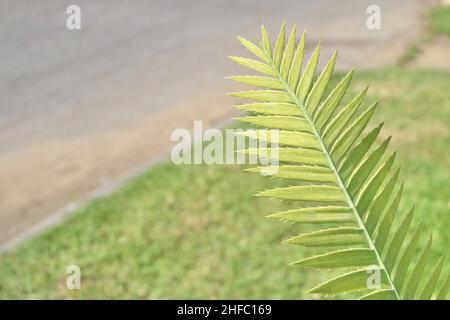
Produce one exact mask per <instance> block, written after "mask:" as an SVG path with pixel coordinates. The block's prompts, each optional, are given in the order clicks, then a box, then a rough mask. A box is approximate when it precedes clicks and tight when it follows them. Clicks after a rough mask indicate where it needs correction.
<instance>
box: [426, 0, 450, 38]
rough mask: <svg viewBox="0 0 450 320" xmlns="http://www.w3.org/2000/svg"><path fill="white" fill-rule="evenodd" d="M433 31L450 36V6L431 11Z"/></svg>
mask: <svg viewBox="0 0 450 320" xmlns="http://www.w3.org/2000/svg"><path fill="white" fill-rule="evenodd" d="M430 20H431V30H432V31H433V32H434V33H437V34H443V35H446V36H450V6H437V7H436V8H434V9H433V10H432V11H431V19H430Z"/></svg>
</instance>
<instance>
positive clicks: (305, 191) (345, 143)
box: [231, 24, 450, 299]
mask: <svg viewBox="0 0 450 320" xmlns="http://www.w3.org/2000/svg"><path fill="white" fill-rule="evenodd" d="M296 36H297V31H296V28H295V27H294V28H292V30H291V32H290V33H289V37H288V39H287V40H286V30H285V26H284V24H283V26H282V28H281V30H280V32H279V35H278V37H277V40H276V43H275V46H274V47H273V48H272V45H271V43H270V40H269V35H268V32H267V30H266V28H265V27H262V36H261V42H260V43H259V44H258V45H257V44H253V43H252V42H250V41H248V40H246V39H243V38H241V37H240V38H239V41H240V42H241V43H242V44H243V45H244V46H245V47H246V48H247V49H248V50H249V51H250V52H251V53H253V54H254V55H255V56H256V59H252V58H242V57H231V59H232V60H233V61H235V62H236V63H238V64H240V65H242V66H244V67H247V68H249V69H251V70H254V71H257V72H260V73H262V74H263V76H249V75H245V76H233V77H231V79H232V80H235V81H237V82H240V83H244V84H248V85H251V86H254V87H258V88H259V89H258V90H250V91H242V92H237V93H232V94H231V95H233V96H235V97H239V98H242V99H246V100H254V102H251V103H244V104H240V105H238V106H236V108H237V109H240V110H244V111H247V112H250V113H252V114H253V115H251V116H247V117H242V118H239V120H241V121H243V122H246V123H249V124H251V125H254V126H256V127H258V128H262V129H264V130H265V128H270V129H279V134H278V138H279V139H278V140H277V141H273V140H272V138H271V137H267V135H263V134H260V130H259V129H258V130H251V131H247V132H244V133H241V134H243V135H245V136H248V137H250V138H253V139H261V140H264V139H265V140H266V141H267V142H269V143H271V142H276V143H277V144H278V146H277V147H276V149H271V148H270V147H269V148H265V149H258V148H252V149H251V148H250V149H246V150H243V151H242V150H241V152H244V153H246V154H249V155H256V156H262V155H264V157H266V158H275V157H277V160H278V161H279V163H280V166H279V170H278V171H277V172H275V173H273V172H272V173H269V174H270V175H272V176H274V177H277V178H282V179H290V180H298V181H299V182H301V183H300V185H296V186H290V187H284V188H275V189H270V190H265V191H261V192H260V193H259V194H258V196H263V197H271V198H275V199H282V200H293V201H296V202H297V203H299V208H298V209H294V210H289V211H283V212H278V213H274V214H271V215H270V216H269V217H270V218H274V219H278V220H281V221H289V222H294V223H304V224H309V225H311V226H312V227H313V228H315V229H314V230H313V231H311V232H308V233H302V234H299V235H297V236H294V237H292V238H290V239H288V240H286V241H285V242H287V243H290V244H295V245H299V246H307V247H312V248H318V249H320V252H319V253H318V254H313V255H312V256H310V257H307V258H304V259H302V260H299V261H297V262H294V263H293V264H294V265H298V266H303V267H308V268H319V269H334V268H344V269H346V271H345V272H344V273H343V274H341V275H339V276H336V277H334V278H332V279H330V280H328V281H326V282H324V283H322V284H319V285H317V286H316V287H315V288H313V289H311V290H310V292H312V293H324V294H338V293H345V292H351V291H363V295H362V296H361V299H404V298H406V299H413V298H419V299H430V298H434V299H445V297H446V295H447V291H448V289H449V286H450V284H449V281H450V280H448V279H449V278H448V276H447V275H445V274H443V270H444V267H443V266H444V259H443V258H442V259H441V260H440V261H439V263H438V264H437V265H436V266H435V268H434V269H433V270H432V271H431V274H430V275H427V273H426V272H425V271H426V270H428V269H427V266H429V256H430V250H431V238H430V241H429V242H428V244H427V246H426V247H425V249H424V250H423V251H422V253H421V254H420V256H419V257H417V258H415V256H416V252H415V251H416V248H417V244H418V240H419V237H420V235H421V234H422V231H421V228H419V229H417V230H416V231H415V232H414V235H412V236H410V234H411V233H412V231H411V228H412V227H411V226H412V225H413V224H412V219H413V212H414V210H413V209H411V210H410V212H409V213H408V214H406V215H402V214H401V212H399V210H398V208H399V203H400V200H401V194H402V189H403V184H402V182H401V181H400V178H399V171H400V170H399V168H398V166H396V165H395V152H394V153H393V154H391V155H389V156H388V155H386V152H387V149H388V145H389V141H390V138H388V139H386V140H384V141H383V142H381V143H378V142H377V137H378V135H379V133H380V130H381V127H382V124H380V125H378V126H376V127H374V128H373V129H371V130H367V127H368V124H369V121H370V119H371V117H372V115H373V113H374V112H375V110H376V106H377V103H376V102H375V103H372V104H371V105H369V106H368V107H364V106H363V105H364V103H363V100H364V97H365V95H366V92H367V89H365V90H363V91H362V92H360V93H359V94H357V95H356V96H355V97H353V99H351V100H350V102H349V103H348V104H346V105H344V106H341V105H340V104H341V101H342V99H343V97H344V95H345V94H346V92H347V89H348V88H349V86H350V83H351V80H352V76H353V73H354V72H353V70H352V71H350V72H349V73H348V74H347V75H345V76H344V77H343V78H342V79H341V81H340V82H339V83H338V84H337V85H336V86H335V87H334V88H329V82H330V79H331V77H332V74H333V70H334V66H335V64H336V58H337V52H336V53H334V54H333V55H332V57H331V58H330V60H329V61H328V63H327V64H326V66H325V67H324V69H323V70H322V71H321V72H320V74H319V76H318V77H317V79H316V80H315V81H314V79H315V76H316V70H317V66H318V61H319V55H320V44H319V45H318V46H317V47H316V49H315V50H314V52H313V53H312V55H311V57H310V58H309V60H308V61H307V62H306V63H304V61H303V58H304V57H305V43H306V35H305V34H303V35H302V37H301V38H300V40H299V41H298V43H297V39H296ZM303 65H305V67H304V69H303V71H302V70H301V69H302V66H303ZM327 92H330V93H329V94H327ZM255 114H256V115H255ZM366 130H367V131H368V133H364V132H365V131H366ZM248 171H250V172H261V173H263V172H264V167H256V168H250V169H248ZM393 225H394V226H396V227H395V228H393V227H392V226H393ZM323 226H326V227H323ZM407 239H410V240H409V241H406V240H407ZM412 262H415V264H414V265H413V266H412V267H411V268H409V266H410V265H411V264H412ZM409 269H411V270H409ZM374 272H375V273H377V275H378V277H377V279H378V282H375V284H376V286H372V285H369V280H370V277H371V276H373V273H374Z"/></svg>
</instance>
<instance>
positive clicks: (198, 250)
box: [0, 69, 450, 299]
mask: <svg viewBox="0 0 450 320" xmlns="http://www.w3.org/2000/svg"><path fill="white" fill-rule="evenodd" d="M366 84H370V90H369V93H370V96H369V100H373V99H375V98H379V99H380V100H381V104H380V108H379V109H378V111H377V113H376V116H375V118H376V120H377V121H382V120H383V121H384V122H385V128H384V131H383V133H384V135H385V136H386V135H388V134H393V135H394V137H393V142H392V145H393V146H394V147H395V148H397V149H398V150H399V163H401V164H402V172H403V178H404V180H405V183H406V185H405V193H404V201H403V203H404V206H403V207H404V208H405V207H406V204H408V205H409V204H412V203H413V202H415V203H416V208H417V210H416V212H417V216H416V218H417V219H416V220H415V223H418V222H420V221H423V223H424V226H425V229H426V231H433V232H434V249H433V250H434V251H433V255H434V258H437V257H438V256H439V254H440V253H443V252H448V248H449V247H450V233H449V231H448V230H450V217H449V205H450V203H449V198H448V197H449V194H450V186H449V181H450V179H449V178H450V177H449V170H448V168H449V163H450V159H449V150H450V139H449V138H450V129H449V119H450V90H449V88H450V74H448V73H445V72H437V71H412V70H400V69H387V70H381V71H374V72H358V73H357V75H356V79H355V82H354V85H353V89H354V90H360V89H362V88H364V86H365V85H366ZM274 184H278V185H279V184H281V182H279V181H276V180H273V179H268V178H264V177H261V176H259V175H256V174H250V173H243V172H242V167H239V166H225V165H221V166H206V165H205V166H202V165H187V166H175V165H172V164H170V163H166V164H162V165H158V166H156V167H154V168H152V169H151V170H150V171H149V172H147V173H146V174H144V175H143V176H141V177H138V178H136V179H135V180H133V181H132V182H130V183H128V184H127V185H125V186H124V187H122V188H121V189H120V190H119V191H117V192H116V193H114V194H113V195H111V196H109V197H107V198H104V199H100V200H96V201H93V202H92V203H90V204H89V205H88V206H86V207H85V208H84V209H82V210H80V211H79V212H78V213H77V214H75V215H74V216H72V217H71V218H70V219H68V220H67V221H66V222H64V223H63V224H61V225H59V226H57V227H56V228H53V229H52V230H50V231H48V232H46V233H44V234H42V235H40V236H38V237H36V238H33V239H30V240H29V241H27V242H26V243H24V244H23V245H22V246H20V248H18V249H16V250H15V251H13V252H10V253H7V254H3V255H2V256H1V257H0V298H145V299H146V298H151V299H157V298H232V299H239V298H249V299H250V298H251V299H265V298H271V299H297V298H317V297H314V296H310V295H306V294H304V291H305V289H307V288H310V287H312V286H313V285H315V284H316V283H317V282H319V280H321V277H323V275H321V273H320V272H319V273H318V272H317V271H311V270H307V269H300V268H297V267H293V266H289V265H288V264H289V263H290V262H292V261H293V260H295V259H298V258H301V257H302V256H303V255H304V253H305V251H304V249H303V248H297V247H295V246H292V245H285V244H280V241H282V240H283V239H285V238H287V237H289V236H290V235H293V234H295V233H297V232H298V230H300V229H301V228H303V227H304V226H299V225H293V224H287V223H280V222H276V221H272V220H269V219H265V218H264V217H265V216H266V215H267V214H269V213H273V212H275V211H276V210H280V209H282V208H287V207H289V205H288V204H285V203H284V204H283V203H281V202H278V201H276V200H269V199H260V198H255V197H252V194H254V193H255V192H257V191H259V190H261V189H264V188H268V187H270V186H273V185H274ZM421 240H422V244H423V242H424V240H425V237H423V238H422V239H421ZM71 264H77V265H79V266H80V267H81V272H82V284H81V285H82V289H81V290H79V291H76V290H75V291H70V290H67V289H66V287H65V281H66V276H67V275H66V267H67V266H68V265H71ZM446 269H447V271H450V270H449V269H450V263H448V262H447V268H446Z"/></svg>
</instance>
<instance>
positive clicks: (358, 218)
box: [263, 48, 400, 300]
mask: <svg viewBox="0 0 450 320" xmlns="http://www.w3.org/2000/svg"><path fill="white" fill-rule="evenodd" d="M263 50H264V53H265V54H266V57H267V60H268V61H270V64H271V66H272V68H273V70H274V71H275V74H276V76H277V77H278V80H280V82H281V83H282V84H283V86H284V88H285V90H286V91H287V92H288V93H289V94H290V95H291V96H292V98H293V99H294V101H295V103H296V104H297V105H298V106H299V107H300V108H302V109H303V111H304V113H305V118H306V120H307V121H308V122H309V124H310V125H311V128H312V130H313V134H314V136H315V137H316V139H317V140H318V142H319V144H320V147H321V148H322V151H323V153H325V156H326V158H327V159H328V162H329V163H330V168H331V169H332V170H333V172H334V173H335V175H336V179H337V182H338V185H339V187H340V188H341V189H342V191H343V192H344V194H345V198H346V199H347V203H348V205H349V206H350V208H351V209H352V211H353V213H354V215H355V220H356V222H357V224H358V226H359V227H360V228H361V229H362V230H363V233H364V236H365V238H366V242H367V244H368V246H369V248H370V249H371V250H373V252H374V253H375V256H376V259H377V262H378V266H379V267H380V269H382V270H383V272H384V273H385V275H386V278H387V280H388V282H389V286H390V287H391V289H392V290H393V291H394V293H395V297H396V298H397V299H398V300H400V295H399V292H398V290H397V289H396V288H395V286H394V282H393V280H392V279H391V276H390V274H389V272H388V271H387V268H386V266H385V265H384V263H383V260H382V259H381V256H380V254H379V253H378V250H377V248H376V247H375V244H374V243H373V240H372V238H371V237H370V235H369V233H368V232H367V229H366V226H365V225H364V222H363V221H362V219H361V216H360V214H359V213H358V210H357V208H356V206H355V204H354V202H353V199H352V197H351V196H350V194H349V193H348V191H347V189H346V187H345V184H344V182H343V179H342V177H341V175H340V173H339V171H338V169H337V167H336V164H335V163H334V161H333V159H332V158H331V156H330V153H329V151H328V148H327V147H326V146H325V144H324V143H323V140H322V137H321V136H320V134H319V132H318V131H317V129H316V127H315V125H314V122H313V121H312V120H311V118H310V115H309V114H308V112H307V110H306V108H305V107H304V105H303V103H302V102H300V100H299V99H298V97H297V95H296V94H295V92H294V91H293V90H292V89H291V87H289V85H288V84H287V83H286V81H285V80H284V78H283V77H282V76H281V74H280V72H279V71H278V69H277V68H276V67H275V64H274V61H273V59H272V58H271V57H269V56H268V55H267V52H266V50H265V48H263Z"/></svg>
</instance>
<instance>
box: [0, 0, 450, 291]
mask: <svg viewBox="0 0 450 320" xmlns="http://www.w3.org/2000/svg"><path fill="white" fill-rule="evenodd" d="M72 4H76V5H78V6H79V7H80V9H81V29H80V30H69V29H68V28H67V27H66V20H67V18H68V16H69V14H68V13H67V12H66V9H67V7H68V6H69V5H72ZM370 5H376V6H378V7H379V8H380V14H381V15H380V17H381V25H380V29H375V30H371V29H370V28H368V27H367V19H368V18H369V17H370V15H371V13H368V12H367V9H368V7H369V6H370ZM283 22H286V24H287V26H288V28H290V27H292V26H293V25H294V24H295V25H297V29H298V30H299V32H302V31H303V30H307V36H308V44H307V51H308V54H309V53H310V52H311V49H313V48H314V47H315V46H316V45H317V43H318V42H321V44H322V53H321V65H323V64H324V63H325V62H326V61H327V60H328V58H329V57H330V56H331V54H332V52H333V51H334V50H336V49H339V57H338V62H337V69H338V73H337V75H336V76H335V80H334V81H336V80H337V79H338V78H339V76H340V72H344V71H346V70H349V69H351V68H357V69H358V70H360V71H358V72H357V73H356V76H355V81H354V84H353V86H352V90H353V92H355V91H358V90H361V89H362V88H364V87H365V86H366V85H370V89H369V99H368V100H370V101H373V100H375V99H379V100H380V101H381V105H380V109H379V110H378V112H377V114H376V120H383V121H385V130H384V131H385V132H384V136H387V135H389V134H393V135H394V137H393V143H392V145H393V147H395V148H397V149H399V151H400V162H401V163H402V164H403V166H402V170H403V177H404V179H405V183H406V185H405V200H404V202H405V203H406V204H408V203H413V202H415V203H416V207H417V211H418V212H420V214H421V215H422V219H423V220H425V228H426V229H427V230H428V231H432V230H433V231H434V233H435V235H436V237H435V238H436V239H435V243H436V245H435V248H434V250H435V252H434V253H433V254H435V255H436V256H437V255H438V253H439V252H445V251H446V250H447V249H446V248H448V246H449V245H450V235H449V233H448V230H449V227H450V219H449V207H450V200H449V193H450V192H449V183H448V181H449V178H450V176H449V173H448V166H449V164H450V159H449V155H448V150H449V147H450V142H449V120H450V92H449V91H448V87H449V85H450V73H449V71H450V59H449V58H448V57H449V53H450V6H449V5H447V4H446V3H445V1H433V0H427V1H423V0H395V1H392V0H390V1H388V0H376V1H373V0H367V1H366V0H362V1H361V0H358V1H357V0H345V1H332V0H319V1H306V0H304V1H303V0H301V1H300V0H295V1H290V0H283V1H268V0H258V1H256V0H255V1H253V0H251V1H250V0H247V1H232V0H228V1H226V0H208V1H206V0H205V1H200V0H195V1H180V0H165V1H156V0H152V1H120V0H113V1H100V0H99V1H92V0H90V1H87V0H86V1H83V0H75V1H65V0H58V1H56V0H54V1H50V0H46V1H39V2H38V1H31V0H22V1H13V0H3V1H1V3H0V41H1V46H0V83H1V84H0V247H1V248H2V250H3V253H1V255H0V297H3V298H262V299H263V298H311V296H305V295H304V293H303V292H304V288H305V287H311V286H312V285H314V284H315V283H316V282H317V281H319V280H320V275H318V274H316V273H314V272H309V271H307V270H306V271H304V270H298V269H296V268H293V267H289V266H288V263H289V262H291V261H292V260H294V259H298V258H300V257H301V256H302V252H299V250H298V249H297V248H291V247H288V246H285V245H281V244H279V242H280V241H281V240H283V239H285V238H287V237H288V236H289V235H291V234H295V232H296V230H297V231H298V228H299V227H298V226H293V225H286V224H282V223H276V222H273V221H266V220H267V219H264V216H266V215H267V214H269V213H271V212H274V211H276V210H279V209H281V208H287V207H289V204H283V203H279V202H276V201H270V200H261V199H254V198H253V197H251V195H252V194H254V193H255V192H256V191H257V190H260V189H263V188H266V187H268V186H271V185H273V184H274V183H275V184H276V183H278V184H280V183H282V182H277V181H275V182H274V181H273V180H269V179H265V178H263V177H259V176H250V175H248V174H244V173H242V168H241V167H239V166H206V165H205V166H202V165H191V166H175V165H173V164H171V163H170V162H169V161H168V160H167V159H168V157H167V154H168V152H170V149H171V147H172V142H171V141H170V134H171V132H172V131H173V130H174V129H176V128H188V129H190V128H192V126H193V121H194V120H202V121H203V122H204V123H205V125H206V126H210V127H219V128H223V126H224V125H228V124H230V119H231V118H232V117H233V116H236V114H237V113H236V111H234V110H233V108H232V105H233V104H234V103H235V102H236V101H234V100H233V99H232V98H230V97H229V96H227V95H226V93H227V92H230V91H232V90H233V89H235V88H236V87H237V86H236V85H234V84H231V83H230V81H228V80H226V79H225V77H226V76H229V75H231V74H237V73H240V72H242V69H240V68H238V67H236V66H235V65H234V64H233V63H232V62H230V61H229V59H228V58H227V56H229V55H242V56H249V54H248V53H247V52H246V51H245V50H244V49H243V48H242V47H241V46H240V44H239V42H238V41H237V40H236V37H237V36H238V35H241V36H244V37H245V38H247V39H249V40H251V41H256V40H257V36H258V34H259V30H260V26H261V25H262V24H265V25H266V26H267V28H268V30H269V33H270V34H271V36H272V38H274V37H275V36H276V35H277V33H278V30H279V27H280V25H281V24H282V23H283ZM245 72H246V71H245ZM245 72H244V73H245ZM156 163H157V164H156ZM405 206H406V205H405ZM418 220H419V221H420V219H418ZM300 251H301V250H300ZM268 257H270V259H268ZM71 264H75V265H79V266H80V268H81V270H82V289H81V290H74V291H70V290H67V288H66V286H65V281H66V276H67V274H66V267H67V266H68V265H71ZM313 298H314V297H313Z"/></svg>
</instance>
